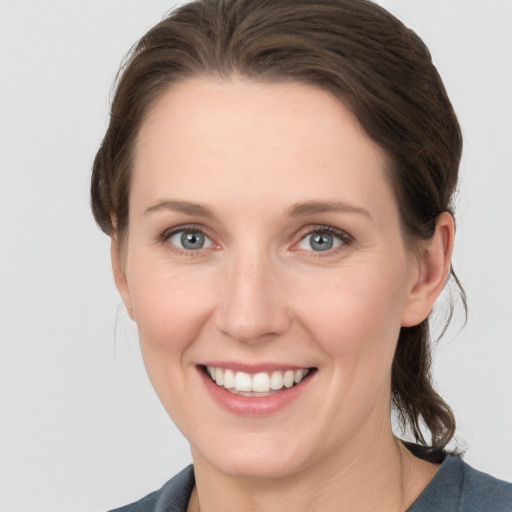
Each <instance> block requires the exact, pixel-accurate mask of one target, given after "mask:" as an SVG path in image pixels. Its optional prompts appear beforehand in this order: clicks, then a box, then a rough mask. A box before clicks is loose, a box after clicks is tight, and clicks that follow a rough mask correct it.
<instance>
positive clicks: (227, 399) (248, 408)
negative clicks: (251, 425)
mask: <svg viewBox="0 0 512 512" xmlns="http://www.w3.org/2000/svg"><path fill="white" fill-rule="evenodd" d="M198 370H199V373H200V375H201V377H202V379H203V382H204V384H205V386H206V389H207V390H208V392H209V393H210V395H211V396H212V398H213V400H214V401H215V402H216V403H217V405H219V406H220V407H222V408H223V409H225V410H227V411H229V412H231V413H233V414H237V415H240V416H253V417H256V416H269V415H271V414H275V413H277V412H279V411H281V410H283V409H285V408H286V407H287V406H288V405H289V404H291V403H292V402H293V401H294V400H296V399H297V398H298V397H299V396H300V395H301V394H302V392H303V391H304V390H305V389H306V387H307V386H308V384H309V382H310V380H311V379H312V378H313V375H311V374H310V375H309V376H308V377H306V378H305V379H304V380H302V381H301V382H300V383H299V384H296V385H295V386H292V387H291V388H287V389H284V390H282V391H277V392H276V393H275V394H273V395H270V396H261V397H259V396H240V395H235V394H233V393H230V392H229V391H227V390H226V389H224V388H223V387H221V386H217V384H215V383H214V382H213V381H212V380H211V379H210V377H209V376H208V375H207V374H206V373H205V372H204V370H203V369H202V368H198Z"/></svg>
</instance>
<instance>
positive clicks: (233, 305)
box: [217, 247, 289, 342]
mask: <svg viewBox="0 0 512 512" xmlns="http://www.w3.org/2000/svg"><path fill="white" fill-rule="evenodd" d="M226 267H227V268H226V269H225V270H226V271H225V273H224V282H223V283H222V284H223V285H222V287H221V293H220V296H219V304H218V310H217V327H218V329H219V330H220V331H222V332H223V333H224V334H226V335H228V336H230V337H232V338H235V339H237V340H239V341H243V342H251V341H255V340H258V339H261V338H262V337H265V336H267V337H268V336H271V335H272V336H276V335H278V334H280V333H282V332H284V330H286V328H287V326H288V322H289V318H288V313H287V310H286V304H285V296H284V295H285V294H284V293H283V292H284V290H283V289H282V286H281V284H282V279H281V277H280V271H279V263H278V262H277V261H275V259H274V258H272V256H271V254H270V253H269V252H268V251H264V250H261V248H260V249H258V248H254V247H252V248H251V247H244V248H240V249H239V250H236V251H233V253H232V254H231V255H230V257H229V258H228V261H227V262H226Z"/></svg>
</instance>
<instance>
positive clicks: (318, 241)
mask: <svg viewBox="0 0 512 512" xmlns="http://www.w3.org/2000/svg"><path fill="white" fill-rule="evenodd" d="M309 243H310V245H311V248H312V249H313V250H314V251H328V250H329V249H332V246H333V245H334V239H333V236H332V235H330V234H329V233H313V234H312V235H311V239H310V242H309Z"/></svg>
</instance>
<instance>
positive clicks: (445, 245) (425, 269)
mask: <svg viewBox="0 0 512 512" xmlns="http://www.w3.org/2000/svg"><path fill="white" fill-rule="evenodd" d="M454 236H455V225H454V221H453V217H452V216H451V215H450V214H449V213H448V212H444V213H442V214H441V215H439V217H438V218H437V220H436V229H435V232H434V235H433V236H432V238H431V239H430V240H428V241H427V242H426V245H425V246H424V247H422V249H421V253H420V255H419V256H418V272H417V279H416V281H415V282H414V283H413V287H412V289H411V291H410V294H409V300H408V301H407V304H406V307H405V308H404V311H403V313H402V319H401V325H402V327H412V326H414V325H418V324H420V323H421V322H423V320H425V319H426V318H427V317H428V315H429V314H430V311H431V310H432V308H433V306H434V303H435V301H436V299H437V297H439V295H440V293H441V292H442V290H443V288H444V286H445V284H446V280H447V279H448V274H449V272H450V264H451V257H452V252H453V241H454Z"/></svg>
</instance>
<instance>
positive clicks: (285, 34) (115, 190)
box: [91, 0, 464, 461]
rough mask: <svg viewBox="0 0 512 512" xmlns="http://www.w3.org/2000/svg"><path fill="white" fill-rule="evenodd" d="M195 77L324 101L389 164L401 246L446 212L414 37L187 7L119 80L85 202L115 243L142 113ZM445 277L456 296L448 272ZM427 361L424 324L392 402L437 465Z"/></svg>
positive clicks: (401, 349)
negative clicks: (299, 90) (304, 89)
mask: <svg viewBox="0 0 512 512" xmlns="http://www.w3.org/2000/svg"><path fill="white" fill-rule="evenodd" d="M200 75H214V76H220V77H226V78H229V77H230V76H235V75H236V76H242V77H246V78H248V79H253V80H257V81H288V80H290V81H298V82H301V83H306V84H311V85H313V86H316V87H320V88H323V89H325V90H328V91H330V92H331V93H332V94H333V95H335V96H336V97H337V98H339V100H340V101H341V102H343V103H344V104H345V105H346V106H347V107H348V108H350V109H351V111H352V112H353V113H354V114H355V116H356V117H357V118H358V120H359V122H360V124H361V126H362V127H363V128H364V130H365V131H366V132H367V134H368V135H369V136H370V137H371V138H372V139H373V140H374V141H375V142H376V143H377V144H379V145H380V146H381V147H382V148H383V149H384V150H385V152H386V153H387V155H388V157H389V161H390V165H389V169H387V171H388V177H389V180H390V183H391V186H392V188H393V190H394V193H395V197H396V200H397V204H398V207H399V210H400V216H401V222H402V227H403V232H404V238H405V240H406V241H407V242H408V243H411V244H414V241H417V240H419V239H423V240H428V239H429V238H431V237H432V235H433V233H434V230H435V222H436V219H437V217H438V216H439V215H440V214H441V213H442V212H446V211H448V212H450V213H452V204H451V200H452V196H453V193H454V191H455V187H456V184H457V178H458V167H459V161H460V157H461V151H462V136H461V132H460V128H459V125H458V122H457V118H456V116H455V113H454V111H453V108H452V106H451V103H450V101H449V99H448V96H447V94H446V91H445V88H444V86H443V83H442V81H441V78H440V77H439V74H438V73H437V70H436V68H435V67H434V65H433V63H432V60H431V57H430V54H429V51H428V49H427V47H426V46H425V45H424V43H423V42H422V41H421V39H420V38H419V37H418V36H417V35H416V34H415V33H414V32H413V31H412V30H410V29H408V28H407V27H405V26H404V25H403V24H402V23H401V22H400V21H399V20H397V19H396V18H395V17H394V16H392V15H391V14H390V13H388V12H387V11H386V10H385V9H383V8H381V7H379V6H377V5H376V4H374V3H373V2H371V1H369V0H258V1H255V0H196V1H193V2H191V3H188V4H185V5H184V6H182V7H180V8H178V9H177V10H175V11H174V12H172V13H171V14H170V15H169V16H167V17H166V18H165V19H164V20H163V21H161V22H160V23H159V24H157V25H156V26H155V27H153V28H152V29H151V30H150V31H149V32H148V33H147V34H146V35H145V36H144V37H142V39H141V40H140V41H139V43H138V44H137V45H136V46H135V47H134V48H133V50H132V52H131V54H130V55H129V57H128V59H127V61H126V63H125V65H124V67H123V68H122V70H121V72H120V75H119V79H118V83H117V88H116V92H115V95H114V99H113V103H112V111H111V118H110V124H109V127H108V130H107V132H106V135H105V138H104V140H103V143H102V145H101V147H100V149H99V151H98V153H97V155H96V158H95V161H94V165H93V173H92V184H91V193H92V210H93V213H94V216H95V219H96V221H97V223H98V225H99V226H100V227H101V229H102V230H103V231H104V232H105V233H107V234H109V235H112V234H114V233H115V234H116V236H117V237H118V239H119V241H120V243H121V244H122V241H123V238H124V235H125V233H126V230H127V226H128V209H129V191H130V176H131V162H132V156H133V151H134V145H135V141H136V138H137V134H138V131H139V128H140V127H141V124H142V123H143V121H144V119H145V115H146V113H147V112H148V108H149V107H150V106H151V105H152V104H153V102H154V101H155V99H156V98H158V97H159V95H161V94H162V93H163V92H164V91H165V90H167V89H168V88H169V87H170V85H171V84H173V83H176V82H177V81H181V80H184V79H186V78H188V77H194V76H200ZM452 277H453V278H454V279H455V282H456V284H457V285H459V283H458V281H457V278H456V276H455V274H454V273H453V270H452ZM459 289H460V290H461V295H462V298H463V299H464V294H463V291H462V288H460V285H459ZM430 353H431V352H430V336H429V329H428V321H427V320H425V321H424V322H423V323H421V324H420V325H418V326H415V327H404V328H402V329H401V332H400V336H399V340H398V345H397V350H396V354H395V358H394V361H393V367H392V398H393V403H394V405H395V406H396V408H397V410H398V412H399V414H400V416H401V418H402V420H403V422H404V424H405V425H408V426H409V427H411V429H412V432H413V434H414V436H415V438H416V440H417V442H419V443H420V444H423V445H425V446H426V447H428V450H430V453H431V460H433V461H435V460H436V458H438V457H439V456H440V455H441V454H442V453H443V450H444V448H445V447H446V445H447V443H448V442H449V441H450V439H451V438H452V436H453V434H454V431H455V419H454V416H453V414H452V412H451V410H450V408H449V407H448V405H447V404H446V403H445V402H444V401H443V399H442V398H441V397H440V396H439V395H438V394H437V393H436V392H435V390H434V389H433V386H432V383H431V376H430ZM421 423H423V424H424V425H425V426H426V428H427V429H428V430H429V431H430V434H431V439H430V441H429V440H428V439H425V438H424V436H423V434H422V429H421Z"/></svg>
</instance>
